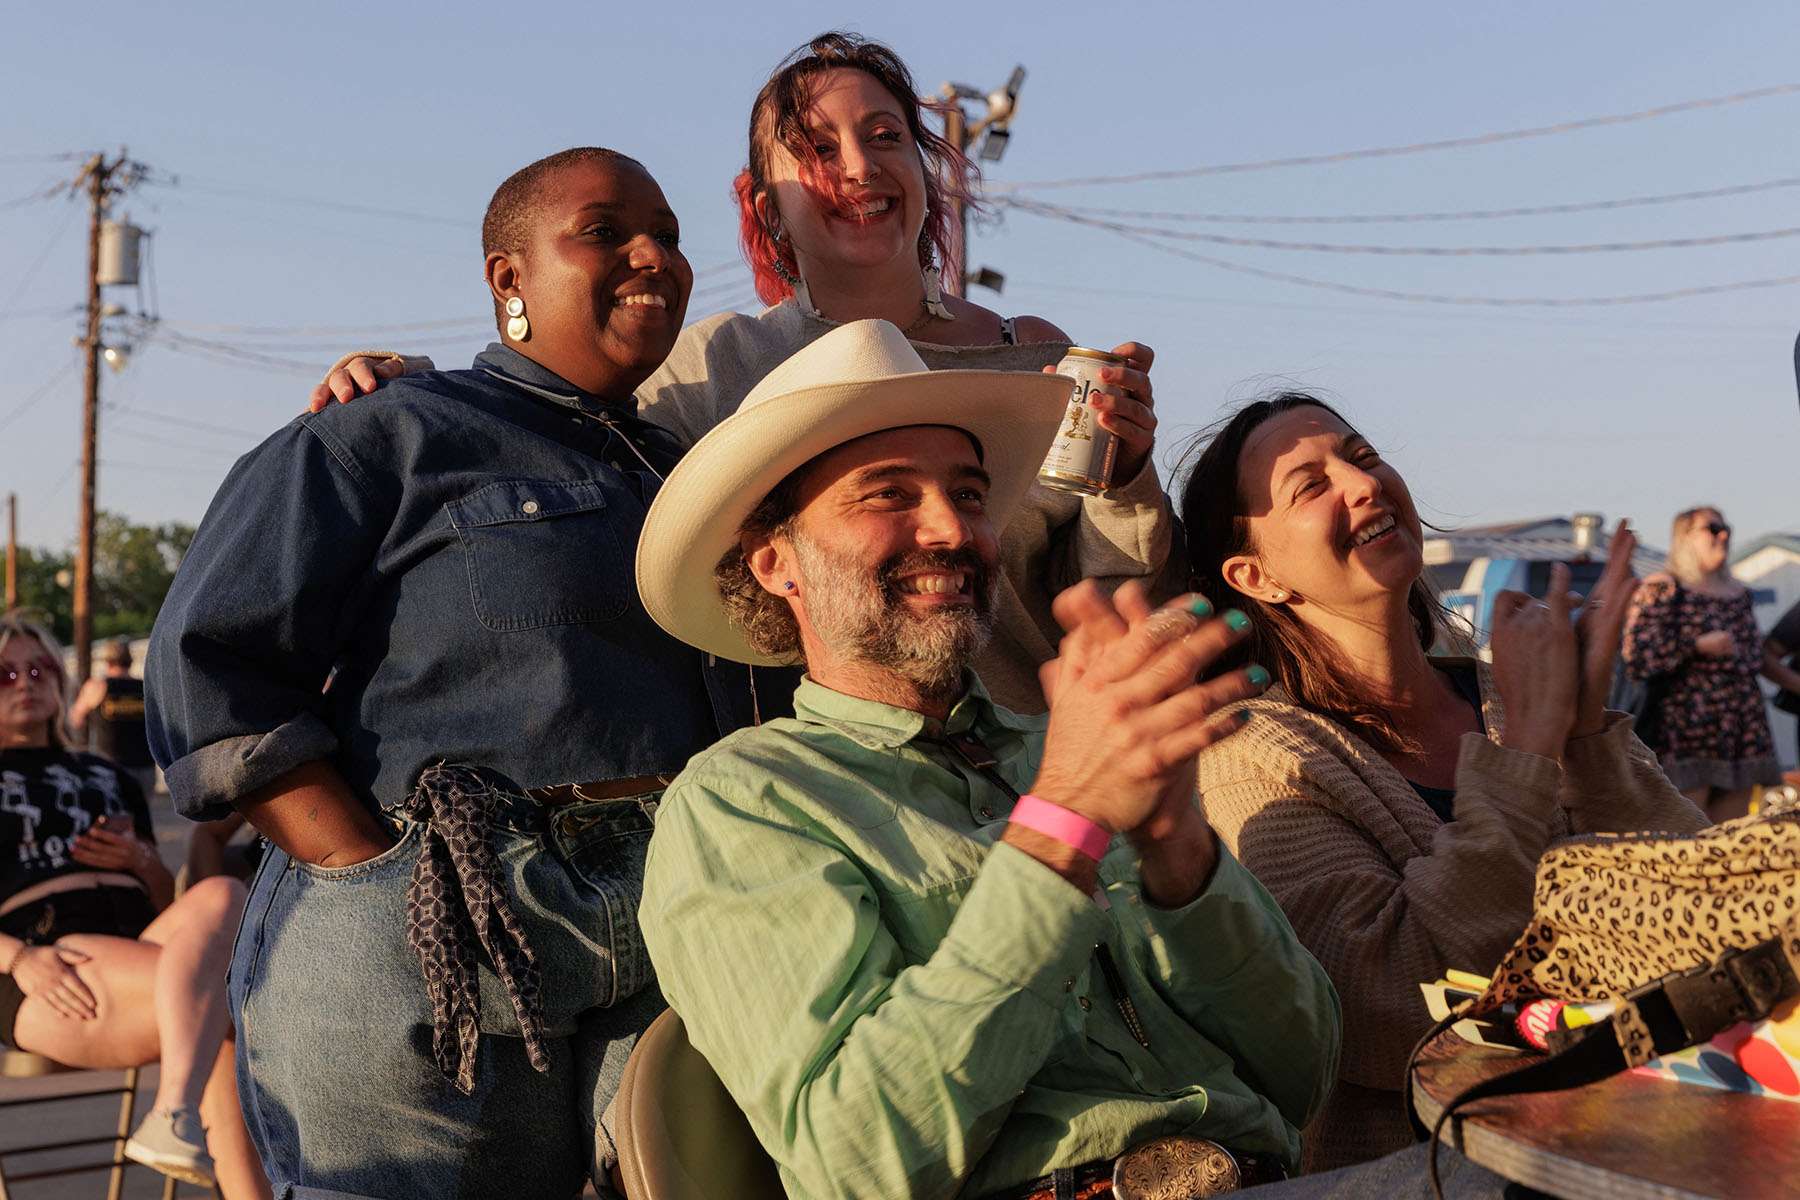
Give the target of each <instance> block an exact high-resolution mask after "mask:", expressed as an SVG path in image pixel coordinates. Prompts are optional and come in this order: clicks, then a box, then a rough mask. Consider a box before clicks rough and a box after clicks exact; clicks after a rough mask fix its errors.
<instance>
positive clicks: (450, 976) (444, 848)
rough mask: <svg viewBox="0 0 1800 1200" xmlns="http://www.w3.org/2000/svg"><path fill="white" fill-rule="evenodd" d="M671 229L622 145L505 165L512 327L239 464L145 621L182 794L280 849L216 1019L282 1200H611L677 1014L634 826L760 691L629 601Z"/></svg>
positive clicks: (497, 229)
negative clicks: (227, 1002)
mask: <svg viewBox="0 0 1800 1200" xmlns="http://www.w3.org/2000/svg"><path fill="white" fill-rule="evenodd" d="M680 242H681V227H680V223H679V222H678V220H677V219H676V216H675V214H674V213H673V212H672V211H670V209H669V206H668V202H667V201H666V200H665V199H664V197H663V194H662V190H661V188H659V187H658V186H657V183H656V180H655V179H653V178H652V177H651V175H650V173H649V172H648V171H647V170H646V169H645V168H644V166H643V165H642V164H641V163H639V162H637V161H636V160H635V159H632V158H629V157H626V156H625V155H622V154H619V153H617V152H615V151H612V150H606V149H602V148H599V147H578V148H575V149H571V150H566V151H563V152H561V153H559V154H554V155H551V156H550V157H548V158H545V159H540V160H539V161H537V162H535V163H532V164H530V165H529V166H527V167H525V168H523V169H522V170H520V171H518V172H516V173H515V174H514V175H512V176H511V177H510V178H508V179H507V180H506V181H505V182H504V183H502V184H501V185H500V187H499V188H498V189H497V190H496V191H495V193H494V197H493V200H492V201H491V202H490V204H489V206H488V209H487V214H486V217H485V219H484V221H483V223H482V244H483V247H484V253H485V267H484V270H485V277H486V284H487V288H488V291H489V294H490V296H491V299H492V303H493V308H494V314H495V321H496V324H497V325H498V326H499V328H500V330H501V331H502V336H503V338H504V341H503V342H502V343H501V344H498V345H493V346H490V347H488V349H487V350H485V351H484V352H483V353H482V354H480V355H479V356H478V357H477V358H476V360H475V363H474V366H473V368H472V369H470V370H466V371H433V372H426V373H423V374H419V375H415V376H413V377H411V378H409V379H406V380H403V381H401V382H398V383H396V384H394V386H393V387H392V388H390V389H389V392H388V394H387V395H386V396H385V397H384V398H383V399H382V400H381V401H379V402H372V403H366V404H353V405H339V406H332V407H331V408H329V409H327V410H326V411H323V412H320V413H316V414H312V415H309V416H305V417H301V418H300V419H298V420H296V421H294V422H293V423H292V424H291V425H289V426H288V427H287V428H286V429H285V430H282V431H281V432H279V433H277V434H276V435H275V436H273V437H272V438H270V439H269V440H268V441H267V442H265V443H264V444H263V445H262V446H260V447H258V448H257V449H255V450H253V451H251V452H250V453H249V454H248V455H247V456H245V458H244V459H242V460H241V461H240V462H239V463H238V464H237V466H236V467H235V468H234V469H233V470H232V472H231V474H230V475H229V476H228V477H227V479H226V481H225V483H224V484H223V485H222V487H221V488H220V491H219V494H218V496H217V497H216V498H215V499H214V501H213V504H212V506H211V508H210V509H209V511H208V513H207V515H206V518H205V520H204V521H203V522H202V524H201V526H200V528H199V531H198V533H197V534H196V535H195V537H194V540H193V544H192V546H191V547H190V548H189V550H188V552H187V556H186V557H185V559H184V560H183V562H182V565H181V570H180V572H179V573H178V574H177V575H176V578H175V583H174V586H173V587H172V588H171V590H170V592H169V597H168V600H167V601H166V602H165V603H164V606H163V609H162V613H161V615H160V617H159V618H158V620H157V623H156V630H155V632H154V634H153V635H152V638H151V645H150V654H149V658H148V667H149V670H148V678H149V682H150V722H151V744H152V748H153V749H154V750H155V751H156V753H157V755H158V757H159V758H160V759H161V760H162V761H163V763H164V769H165V771H166V773H167V778H168V781H169V787H170V791H171V792H172V793H173V794H174V796H175V800H176V804H177V806H178V807H179V808H180V809H181V811H182V812H183V813H185V814H187V815H189V816H195V817H200V818H218V817H222V816H224V815H226V814H227V813H229V812H230V811H231V809H233V808H235V809H237V811H239V812H240V813H242V814H243V815H244V816H245V817H247V818H248V819H249V821H250V823H251V824H252V825H254V826H255V827H256V828H257V830H258V831H259V832H261V833H262V834H263V835H264V837H265V838H267V839H268V841H270V842H271V843H273V848H271V849H270V850H269V851H268V852H267V854H266V856H265V857H264V860H263V863H262V866H261V867H260V868H259V870H258V873H257V875H256V878H255V882H254V883H253V885H252V890H251V899H250V904H249V907H248V910H247V915H246V918H245V921H244V923H243V933H242V936H241V937H240V938H239V940H238V944H237V948H236V958H235V959H234V965H233V970H232V974H231V982H232V995H231V999H232V1004H233V1007H234V1009H235V1010H236V1011H237V1012H238V1013H239V1014H240V1022H241V1027H242V1028H243V1030H244V1038H243V1045H244V1053H243V1055H242V1056H241V1058H242V1065H243V1069H244V1092H245V1097H246V1102H247V1106H248V1109H249V1111H250V1113H251V1125H252V1130H253V1132H254V1133H255V1136H256V1139H257V1145H258V1147H259V1148H260V1149H261V1151H262V1155H263V1161H264V1162H265V1163H266V1164H267V1165H268V1168H269V1171H270V1173H271V1175H273V1176H274V1177H275V1179H276V1181H277V1184H278V1186H281V1187H284V1188H286V1187H291V1188H293V1189H294V1194H295V1195H297V1196H309V1195H317V1194H319V1192H320V1191H327V1192H330V1193H332V1194H334V1195H335V1194H339V1193H352V1194H356V1195H361V1196H368V1197H382V1198H384V1200H406V1198H409V1197H418V1198H421V1200H422V1198H425V1197H430V1198H432V1200H441V1198H449V1197H458V1196H461V1197H489V1196H532V1197H536V1196H544V1197H557V1196H573V1195H574V1194H575V1193H577V1192H578V1191H579V1190H580V1189H581V1187H582V1180H583V1177H584V1176H586V1177H588V1178H589V1179H591V1180H592V1181H593V1182H594V1184H595V1185H596V1187H597V1188H598V1190H599V1192H600V1194H601V1195H610V1194H611V1192H610V1189H609V1187H608V1183H607V1179H608V1168H609V1165H610V1162H611V1160H612V1157H613V1153H612V1140H611V1137H610V1135H609V1134H608V1133H607V1131H606V1129H605V1126H604V1124H603V1122H602V1115H603V1113H604V1110H605V1107H606V1105H607V1103H608V1102H609V1101H610V1099H611V1097H612V1095H613V1093H614V1091H615V1090H616V1089H617V1086H618V1080H619V1076H620V1073H621V1071H622V1070H623V1067H624V1062H625V1058H626V1056H627V1054H628V1052H629V1051H630V1048H631V1046H632V1044H633V1042H634V1041H635V1039H636V1036H637V1034H638V1033H639V1032H641V1031H642V1030H643V1029H644V1028H645V1027H646V1026H647V1025H648V1024H649V1022H650V1021H651V1020H652V1019H654V1018H655V1016H656V1015H657V1013H658V1012H660V1011H661V1009H662V1000H661V997H660V995H659V994H658V992H657V990H656V986H655V981H654V979H653V977H652V975H651V971H650V965H649V959H648V957H647V955H646V954H645V951H644V948H643V945H642V941H641V939H640V937H639V934H638V930H637V920H636V911H637V899H638V887H639V881H640V879H641V871H642V862H643V855H644V849H645V845H646V843H647V842H648V841H649V837H650V829H651V824H650V814H651V813H652V812H653V811H654V810H655V806H656V797H657V795H658V794H659V793H660V792H661V791H662V788H663V784H664V780H665V779H666V778H668V777H671V776H673V775H674V773H675V772H676V771H678V770H679V769H680V768H681V765H682V764H683V763H685V762H686V761H687V760H688V757H689V756H690V755H692V754H693V753H695V752H696V751H698V750H700V749H701V748H703V747H705V746H707V745H710V744H711V743H712V742H714V741H716V740H717V739H718V738H719V737H721V736H723V735H724V734H725V733H727V732H729V731H731V730H733V729H735V728H737V727H738V726H740V725H745V724H749V723H750V722H751V720H752V719H753V717H754V714H755V712H756V705H757V701H756V693H755V681H754V678H753V676H752V673H751V672H750V670H749V669H748V668H747V667H745V666H743V665H742V664H736V663H726V662H720V661H714V660H709V659H708V658H707V657H706V656H704V655H702V654H701V653H700V652H698V651H696V650H694V649H692V648H691V647H688V646H685V645H682V644H681V643H679V642H677V641H675V640H674V639H673V638H670V637H668V636H667V635H665V634H663V633H662V632H661V631H660V630H659V629H658V628H657V627H656V626H655V624H654V623H652V622H651V620H650V618H649V617H648V616H647V615H646V614H645V613H644V611H643V609H642V608H641V607H640V606H639V604H638V602H637V595H636V590H635V589H634V588H633V586H632V579H631V555H632V554H633V552H634V551H635V549H636V546H637V540H638V533H639V530H640V528H641V525H642V521H643V516H644V512H645V510H646V509H647V507H648V506H649V503H650V500H651V498H652V496H654V494H655V492H656V489H657V487H658V486H659V483H660V480H661V477H662V476H663V475H664V474H666V473H667V472H668V471H669V470H670V469H671V468H672V467H673V466H674V463H675V460H676V457H677V455H678V453H679V445H678V443H677V442H676V441H675V439H674V438H673V437H672V436H671V435H669V434H668V433H666V432H665V431H663V430H661V429H658V428H657V427H655V426H653V425H650V424H647V423H645V422H643V421H640V420H639V419H638V418H637V416H636V415H635V411H634V409H635V405H634V404H633V401H632V393H633V391H634V389H635V388H636V387H637V386H638V385H639V384H640V383H642V382H643V380H644V378H645V377H646V376H648V375H649V374H650V372H651V371H653V370H655V369H656V367H657V366H658V365H659V364H660V363H661V362H662V360H663V358H664V356H665V355H667V353H668V351H669V347H670V346H671V345H672V344H673V343H674V341H675V337H676V334H677V332H678V331H679V330H680V327H681V316H682V313H683V312H684V310H685V309H686V306H687V300H688V296H689V293H690V290H691V288H692V286H693V272H692V270H691V269H690V268H689V266H688V263H687V259H686V258H685V257H684V256H683V255H682V253H681V248H680ZM328 680H329V681H330V687H329V689H327V687H326V683H327V681H328ZM791 687H792V685H791V684H789V685H788V689H787V690H789V691H791Z"/></svg>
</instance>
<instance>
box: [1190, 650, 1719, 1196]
mask: <svg viewBox="0 0 1800 1200" xmlns="http://www.w3.org/2000/svg"><path fill="white" fill-rule="evenodd" d="M1480 677H1481V697H1482V718H1483V721H1484V722H1485V724H1486V728H1487V736H1486V737H1483V736H1481V735H1479V734H1474V733H1471V734H1465V735H1464V737H1463V740H1462V745H1461V752H1460V755H1459V757H1458V760H1457V765H1456V798H1455V814H1456V819H1455V820H1454V821H1452V822H1448V823H1446V822H1443V821H1441V820H1439V819H1438V816H1437V814H1436V813H1434V812H1433V811H1432V810H1431V808H1430V807H1429V806H1428V805H1427V804H1426V803H1425V801H1424V800H1422V799H1420V798H1419V795H1418V793H1417V792H1415V791H1414V790H1413V788H1412V785H1411V784H1409V783H1408V782H1407V781H1406V779H1405V778H1404V777H1403V776H1402V775H1401V774H1400V772H1399V771H1397V770H1395V769H1394V767H1393V766H1391V765H1390V764H1389V763H1388V762H1387V760H1386V759H1384V758H1382V756H1381V755H1380V754H1379V753H1378V752H1377V751H1376V750H1375V749H1374V747H1372V746H1370V745H1369V744H1368V743H1367V742H1365V741H1363V740H1362V738H1360V737H1358V736H1357V735H1356V734H1354V733H1352V732H1350V731H1349V730H1347V729H1346V728H1345V727H1343V726H1342V725H1339V724H1338V723H1336V722H1335V721H1332V720H1329V719H1327V718H1325V717H1321V716H1318V715H1317V714H1315V713H1312V712H1308V711H1307V710H1305V709H1303V708H1300V707H1298V706H1297V705H1295V704H1294V703H1293V702H1292V701H1291V700H1290V699H1289V698H1288V696H1287V694H1286V693H1285V692H1283V691H1282V690H1281V689H1280V688H1279V687H1275V688H1271V689H1270V690H1269V691H1268V692H1267V693H1266V694H1265V695H1263V696H1262V697H1260V698H1258V699H1256V700H1253V701H1250V702H1249V703H1247V704H1246V705H1244V706H1243V707H1244V708H1245V709H1246V711H1248V712H1249V713H1250V714H1251V717H1250V720H1249V722H1248V724H1247V725H1245V727H1244V728H1243V729H1242V730H1241V731H1239V732H1237V733H1234V734H1232V735H1231V736H1230V737H1229V738H1226V739H1225V740H1223V741H1221V742H1218V743H1216V744H1214V745H1213V746H1211V747H1208V748H1207V749H1206V750H1205V751H1204V752H1203V753H1202V754H1201V755H1200V763H1199V785H1200V790H1201V795H1202V798H1203V804H1204V807H1205V810H1206V815H1207V818H1208V819H1209V820H1210V821H1211V822H1212V825H1213V827H1214V828H1215V829H1217V830H1218V832H1219V836H1220V837H1222V838H1223V839H1224V840H1225V844H1226V845H1227V846H1229V847H1230V848H1231V852H1232V853H1233V854H1235V855H1236V856H1237V857H1238V859H1239V860H1240V861H1241V862H1243V864H1244V865H1245V866H1247V867H1249V868H1250V870H1251V871H1252V872H1254V873H1255V875H1256V877H1257V878H1258V879H1259V880H1261V881H1262V883H1263V885H1264V886H1265V887H1267V888H1268V889H1269V892H1270V893H1271V894H1272V895H1273V896H1274V897H1275V899H1276V901H1277V902H1279V903H1280V905H1281V907H1282V911H1284V912H1285V913H1286V914H1287V917H1288V920H1289V921H1290V922H1291V923H1292V924H1293V927H1294V931H1295V932H1296V933H1297V934H1298V935H1299V936H1300V941H1301V942H1302V943H1303V944H1304V945H1305V946H1306V947H1307V949H1309V950H1311V951H1312V952H1313V954H1314V956H1315V957H1317V958H1318V960H1319V962H1320V964H1321V965H1323V966H1324V968H1325V970H1326V973H1327V974H1328V975H1330V977H1331V981H1332V983H1333V984H1334V985H1336V987H1337V990H1338V996H1339V999H1340V1000H1341V1002H1342V1004H1343V1012H1344V1048H1343V1057H1342V1060H1341V1062H1340V1065H1339V1072H1338V1086H1337V1088H1336V1090H1335V1091H1334V1092H1333V1094H1332V1097H1331V1099H1330V1101H1329V1102H1328V1103H1327V1105H1326V1108H1325V1110H1324V1112H1323V1113H1321V1114H1320V1116H1319V1117H1318V1118H1317V1119H1316V1120H1315V1121H1314V1122H1313V1124H1312V1125H1311V1126H1310V1127H1309V1128H1308V1129H1307V1131H1306V1137H1305V1161H1306V1169H1307V1170H1308V1171H1315V1170H1330V1169H1332V1168H1334V1167H1339V1166H1344V1165H1346V1164H1349V1163H1354V1162H1361V1161H1364V1160H1367V1159H1371V1158H1375V1157H1378V1156H1379V1155H1382V1154H1386V1153H1388V1152H1390V1151H1393V1150H1397V1149H1400V1148H1402V1147H1404V1146H1406V1145H1408V1144H1410V1143H1411V1142H1412V1141H1413V1137H1412V1133H1411V1130H1410V1129H1409V1128H1408V1125H1407V1121H1406V1115H1405V1109H1404V1106H1403V1104H1402V1101H1401V1095H1400V1088H1401V1086H1402V1084H1403V1082H1404V1074H1405V1068H1406V1059H1407V1054H1408V1052H1409V1051H1410V1050H1411V1049H1412V1046H1413V1043H1414V1042H1415V1041H1416V1040H1417V1039H1418V1037H1419V1036H1420V1034H1422V1033H1423V1032H1424V1030H1425V1029H1426V1028H1427V1027H1428V1026H1429V1024H1430V1016H1429V1014H1428V1013H1427V1012H1426V1009H1425V1003H1424V999H1423V997H1422V996H1421V994H1420V992H1419V984H1420V983H1423V982H1430V981H1432V980H1435V979H1437V978H1439V977H1441V976H1442V975H1443V974H1444V972H1445V971H1446V970H1447V969H1449V968H1452V967H1455V968H1460V969H1462V970H1465V971H1472V972H1475V973H1477V974H1483V975H1485V974H1488V973H1490V972H1491V971H1492V970H1493V969H1494V967H1495V966H1497V965H1498V964H1499V961H1500V958H1501V956H1502V954H1503V953H1504V952H1505V951H1506V950H1507V948H1508V947H1510V946H1511V945H1512V943H1513V942H1514V941H1515V940H1516V939H1517V938H1518V936H1519V934H1520V933H1521V932H1522V931H1523V929H1524V927H1525V924H1526V922H1527V921H1528V920H1529V919H1530V916H1531V889H1532V880H1533V876H1534V874H1535V871H1536V867H1537V860H1538V858H1539V856H1540V855H1542V854H1543V852H1544V850H1545V848H1546V847H1547V846H1548V845H1549V844H1550V843H1551V842H1552V841H1554V840H1555V839H1557V838H1560V837H1565V836H1567V835H1568V834H1570V833H1591V832H1595V831H1600V830H1666V831H1670V832H1691V831H1694V830H1697V829H1700V828H1702V827H1703V826H1704V825H1705V824H1706V819H1705V817H1704V816H1702V815H1701V813H1700V811H1699V810H1698V809H1696V808H1695V807H1694V806H1693V805H1692V804H1690V803H1688V801H1687V800H1686V799H1684V798H1683V797H1682V795H1681V794H1680V793H1679V792H1677V791H1676V790H1675V789H1674V788H1673V787H1672V786H1670V784H1669V782H1668V780H1667V779H1666V778H1665V777H1664V776H1663V773H1662V770H1661V768H1659V767H1658V766H1657V763H1656V759H1655V757H1654V756H1653V755H1651V753H1650V751H1649V750H1648V749H1646V748H1645V746H1644V745H1643V743H1642V742H1640V741H1638V740H1637V738H1636V737H1635V736H1634V735H1633V734H1632V732H1631V721H1630V718H1629V717H1626V716H1625V715H1624V714H1621V713H1615V714H1610V715H1609V718H1608V722H1607V725H1606V728H1605V729H1604V730H1602V731H1601V732H1599V733H1596V734H1593V735H1591V736H1589V737H1583V738H1577V739H1574V740H1572V741H1571V742H1570V743H1569V745H1568V747H1567V748H1566V750H1565V752H1564V755H1563V759H1562V762H1561V764H1560V765H1559V764H1558V763H1557V762H1556V761H1555V760H1552V759H1549V758H1544V757H1542V756H1540V755H1536V754H1528V753H1525V752H1523V751H1519V750H1509V749H1506V748H1504V747H1502V746H1501V745H1499V740H1500V736H1501V734H1502V732H1503V731H1504V729H1505V714H1504V713H1503V712H1502V711H1501V706H1500V700H1499V696H1498V695H1497V694H1496V693H1495V691H1494V688H1493V683H1492V680H1491V678H1490V676H1489V674H1488V672H1487V670H1486V668H1485V666H1483V667H1482V668H1481V671H1480Z"/></svg>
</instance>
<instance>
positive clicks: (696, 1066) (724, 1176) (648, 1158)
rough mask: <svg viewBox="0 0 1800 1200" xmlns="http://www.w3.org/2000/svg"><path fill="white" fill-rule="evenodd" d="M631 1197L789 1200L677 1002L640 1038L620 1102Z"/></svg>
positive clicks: (623, 1170) (622, 1163)
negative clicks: (690, 1038) (695, 1040)
mask: <svg viewBox="0 0 1800 1200" xmlns="http://www.w3.org/2000/svg"><path fill="white" fill-rule="evenodd" d="M613 1124H614V1127H615V1128H614V1131H613V1132H614V1134H615V1136H616V1138H617V1141H618V1146H619V1173H620V1175H621V1176H622V1177H623V1182H624V1185H625V1195H626V1197H627V1200H760V1198H762V1197H768V1198H770V1200H781V1198H782V1197H784V1196H785V1195H786V1192H785V1191H784V1190H783V1189H782V1186H781V1176H780V1175H779V1174H778V1173H777V1172H776V1170H775V1163H774V1161H773V1160H772V1159H770V1158H769V1156H768V1154H767V1153H766V1152H765V1151H764V1150H763V1148H762V1145H761V1143H759V1142H758V1141H757V1140H756V1134H755V1133H753V1132H752V1131H751V1129H750V1122H749V1121H747V1120H745V1118H744V1114H743V1112H742V1111H741V1110H740V1109H739V1108H738V1106H737V1103H736V1101H734V1100H732V1098H731V1093H729V1092H727V1091H726V1090H725V1085H724V1084H722V1083H720V1082H719V1077H718V1076H717V1075H715V1074H714V1073H713V1069H712V1064H710V1063H708V1062H707V1061H706V1059H705V1058H704V1057H702V1055H701V1054H700V1052H699V1051H698V1050H696V1049H694V1047H693V1044H692V1043H690V1042H689V1041H688V1038H687V1028H686V1026H684V1025H683V1024H682V1023H681V1018H680V1017H679V1016H677V1015H676V1014H675V1012H674V1010H673V1009H671V1010H669V1011H667V1012H664V1013H663V1015H662V1016H660V1017H658V1018H656V1020H655V1021H653V1022H652V1023H651V1025H650V1028H648V1029H646V1030H645V1031H644V1033H643V1035H642V1036H641V1037H639V1038H638V1041H637V1045H636V1046H635V1047H633V1048H632V1051H631V1057H630V1059H628V1060H627V1061H626V1063H625V1075H624V1078H623V1079H622V1080H621V1081H620V1084H619V1095H618V1099H617V1100H616V1101H615V1102H614V1104H613Z"/></svg>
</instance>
